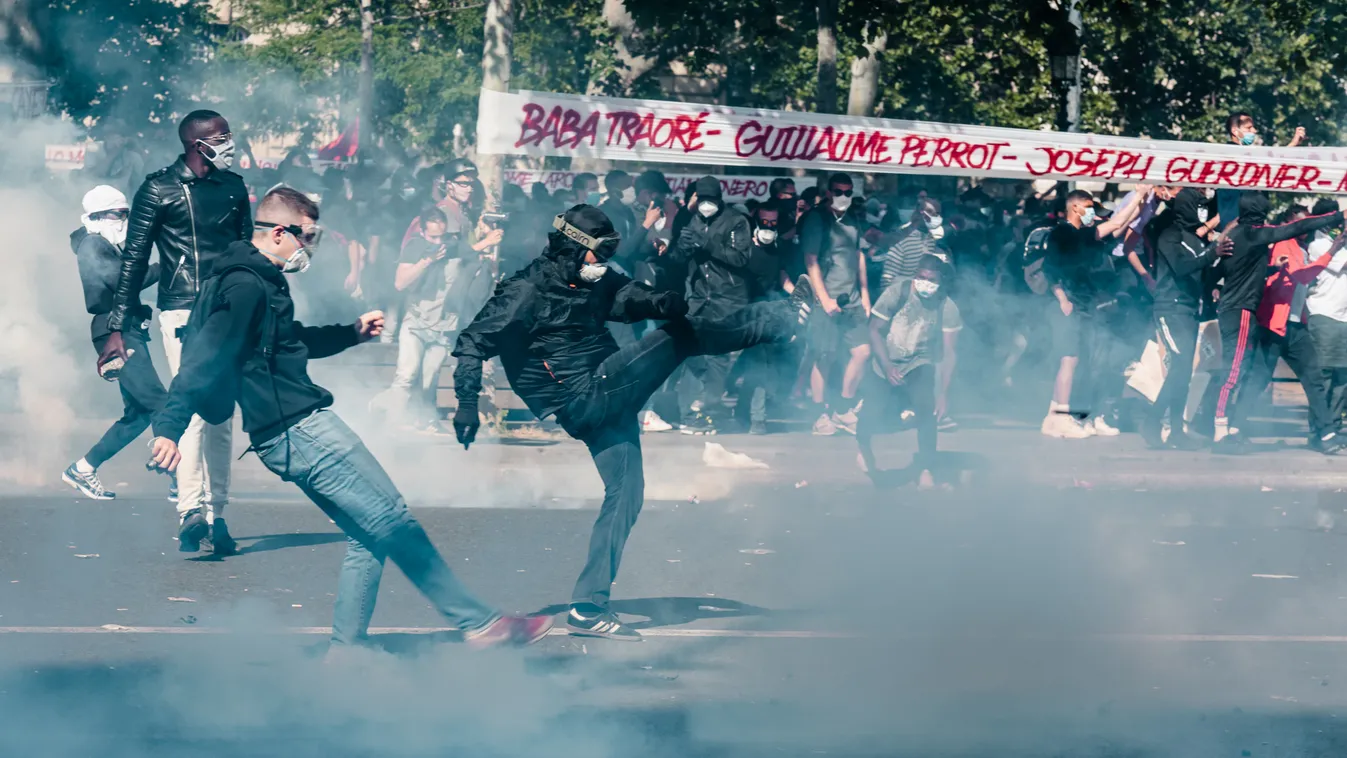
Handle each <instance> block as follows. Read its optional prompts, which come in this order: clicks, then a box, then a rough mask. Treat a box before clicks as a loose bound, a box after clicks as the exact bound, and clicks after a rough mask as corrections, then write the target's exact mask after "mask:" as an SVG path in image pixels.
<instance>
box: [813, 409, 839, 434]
mask: <svg viewBox="0 0 1347 758" xmlns="http://www.w3.org/2000/svg"><path fill="white" fill-rule="evenodd" d="M814 434H815V435H817V436H819V437H831V436H833V435H834V434H837V425H836V424H834V423H833V420H832V416H829V415H828V414H826V413H825V414H823V415H822V416H819V417H818V421H815V422H814Z"/></svg>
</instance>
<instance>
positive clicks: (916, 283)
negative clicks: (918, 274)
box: [912, 279, 940, 297]
mask: <svg viewBox="0 0 1347 758" xmlns="http://www.w3.org/2000/svg"><path fill="white" fill-rule="evenodd" d="M912 291H913V292H916V293H917V296H918V297H930V296H932V295H934V294H935V293H937V292H939V291H940V285H939V284H936V283H935V282H933V281H931V280H930V279H913V280H912Z"/></svg>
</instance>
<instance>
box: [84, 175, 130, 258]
mask: <svg viewBox="0 0 1347 758" xmlns="http://www.w3.org/2000/svg"><path fill="white" fill-rule="evenodd" d="M83 205H84V215H83V216H81V217H80V222H81V223H83V224H84V228H85V230H87V231H88V232H89V233H90V234H98V235H101V236H102V237H103V238H104V239H106V240H107V241H108V242H111V243H112V244H114V245H116V246H117V247H121V246H122V245H123V244H124V243H125V242H126V227H127V219H126V217H125V216H124V215H123V217H122V218H116V217H113V218H93V217H92V216H93V215H94V214H95V213H105V212H107V211H129V210H130V209H131V206H130V204H129V203H127V202H126V195H124V194H122V191H121V190H119V189H117V188H116V187H110V186H108V185H106V184H100V185H98V186H97V187H94V188H93V189H91V190H89V191H88V192H87V193H85V195H84V202H83Z"/></svg>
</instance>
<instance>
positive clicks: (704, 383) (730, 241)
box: [666, 176, 754, 434]
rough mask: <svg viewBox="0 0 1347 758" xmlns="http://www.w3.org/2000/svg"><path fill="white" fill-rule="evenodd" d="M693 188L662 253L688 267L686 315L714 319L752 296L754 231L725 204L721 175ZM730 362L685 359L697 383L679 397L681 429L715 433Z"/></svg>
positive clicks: (706, 178) (702, 357) (726, 358)
mask: <svg viewBox="0 0 1347 758" xmlns="http://www.w3.org/2000/svg"><path fill="white" fill-rule="evenodd" d="M696 192H697V196H696V200H695V201H694V202H693V205H692V218H691V219H690V220H689V221H688V223H687V225H686V226H684V227H683V228H682V229H681V230H680V232H679V235H678V237H677V239H675V240H674V243H673V247H672V249H671V250H670V252H669V253H666V255H671V256H672V259H673V261H674V262H675V265H679V266H687V267H688V280H687V300H688V318H692V319H707V320H715V319H719V318H721V317H723V316H724V315H725V314H728V313H731V312H733V311H735V310H737V309H739V308H742V307H743V306H745V305H747V304H748V303H749V301H750V300H751V299H752V296H753V286H754V282H753V274H752V272H751V271H750V270H749V261H750V260H751V259H752V257H753V244H752V236H753V230H752V228H751V226H750V224H749V221H748V218H747V217H746V216H744V214H742V213H740V212H739V211H737V210H735V209H734V208H731V207H729V206H728V205H726V204H725V201H724V199H723V197H722V195H721V191H720V180H718V179H716V178H715V177H714V176H703V177H702V178H700V179H698V180H697V185H696ZM730 364H731V358H730V356H728V355H700V356H694V357H693V358H691V359H689V360H688V362H687V370H688V371H689V372H691V374H692V375H693V376H694V377H696V379H697V380H698V382H700V384H701V388H700V391H697V392H689V393H685V394H684V395H683V396H682V397H681V398H680V401H679V405H680V406H681V409H682V412H683V419H682V426H683V431H684V432H685V433H690V434H714V433H715V431H716V426H715V424H716V421H715V419H717V418H724V416H723V415H722V414H723V411H724V407H723V405H722V402H721V398H722V397H723V396H724V394H725V382H726V379H727V378H728V377H729V375H730ZM698 401H700V402H698ZM694 405H695V406H697V410H695V411H694V410H693V406H694Z"/></svg>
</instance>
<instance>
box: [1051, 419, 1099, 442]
mask: <svg viewBox="0 0 1347 758" xmlns="http://www.w3.org/2000/svg"><path fill="white" fill-rule="evenodd" d="M1040 431H1042V432H1043V435H1044V436H1046V437H1055V438H1057V439H1061V440H1083V439H1085V438H1087V437H1093V436H1094V428H1093V427H1090V428H1089V429H1087V428H1086V427H1084V426H1081V424H1080V422H1079V421H1076V419H1075V418H1073V417H1072V416H1071V414H1069V413H1049V414H1048V415H1047V418H1045V419H1043V427H1042V429H1041V430H1040Z"/></svg>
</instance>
